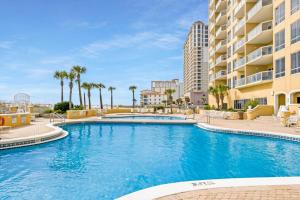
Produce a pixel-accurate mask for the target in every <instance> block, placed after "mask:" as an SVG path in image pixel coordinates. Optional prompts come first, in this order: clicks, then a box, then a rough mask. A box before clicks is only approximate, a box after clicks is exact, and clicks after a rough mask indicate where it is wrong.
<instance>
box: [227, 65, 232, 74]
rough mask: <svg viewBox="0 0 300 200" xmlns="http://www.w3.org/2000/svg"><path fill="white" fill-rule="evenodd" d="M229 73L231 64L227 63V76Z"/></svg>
mask: <svg viewBox="0 0 300 200" xmlns="http://www.w3.org/2000/svg"><path fill="white" fill-rule="evenodd" d="M230 73H231V62H229V63H227V74H230Z"/></svg>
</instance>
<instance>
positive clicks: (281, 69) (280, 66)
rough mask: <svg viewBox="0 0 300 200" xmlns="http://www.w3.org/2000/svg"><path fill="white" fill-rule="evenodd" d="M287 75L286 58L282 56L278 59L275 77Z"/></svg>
mask: <svg viewBox="0 0 300 200" xmlns="http://www.w3.org/2000/svg"><path fill="white" fill-rule="evenodd" d="M282 76H285V58H284V57H283V58H280V59H278V60H276V65H275V77H276V78H278V77H282Z"/></svg>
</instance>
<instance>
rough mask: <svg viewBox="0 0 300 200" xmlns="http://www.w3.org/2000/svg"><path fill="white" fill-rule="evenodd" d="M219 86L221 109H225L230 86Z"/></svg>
mask: <svg viewBox="0 0 300 200" xmlns="http://www.w3.org/2000/svg"><path fill="white" fill-rule="evenodd" d="M217 88H218V92H219V96H220V101H221V109H224V98H225V96H226V95H227V91H228V86H227V85H218V86H217Z"/></svg>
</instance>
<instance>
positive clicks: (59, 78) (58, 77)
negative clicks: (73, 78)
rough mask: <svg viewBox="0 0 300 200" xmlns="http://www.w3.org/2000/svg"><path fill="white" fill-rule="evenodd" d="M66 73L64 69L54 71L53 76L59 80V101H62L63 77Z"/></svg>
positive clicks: (65, 76)
mask: <svg viewBox="0 0 300 200" xmlns="http://www.w3.org/2000/svg"><path fill="white" fill-rule="evenodd" d="M67 76H68V73H67V72H66V71H56V72H55V73H54V76H53V77H54V78H55V79H58V80H60V87H61V96H60V101H61V102H63V101H64V79H65V78H67Z"/></svg>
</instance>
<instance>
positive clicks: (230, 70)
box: [209, 0, 300, 112]
mask: <svg viewBox="0 0 300 200" xmlns="http://www.w3.org/2000/svg"><path fill="white" fill-rule="evenodd" d="M209 52H210V53H209V77H210V79H209V85H210V86H217V85H220V84H225V85H227V86H228V87H229V91H228V96H227V98H226V103H227V107H228V108H235V109H242V108H244V104H245V103H246V102H247V101H249V100H256V101H258V102H259V104H267V105H272V106H274V111H275V112H276V111H277V110H278V108H279V107H280V106H281V105H292V104H300V0H211V1H210V3H209ZM209 103H210V104H212V105H216V101H215V98H214V97H213V96H211V95H210V96H209Z"/></svg>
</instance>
